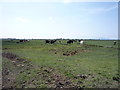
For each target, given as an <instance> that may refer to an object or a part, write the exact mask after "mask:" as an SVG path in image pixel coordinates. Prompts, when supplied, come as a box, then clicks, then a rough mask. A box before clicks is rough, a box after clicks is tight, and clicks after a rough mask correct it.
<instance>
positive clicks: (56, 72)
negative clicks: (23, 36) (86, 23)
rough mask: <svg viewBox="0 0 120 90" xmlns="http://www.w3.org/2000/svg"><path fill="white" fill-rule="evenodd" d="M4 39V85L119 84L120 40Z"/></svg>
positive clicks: (86, 86)
mask: <svg viewBox="0 0 120 90" xmlns="http://www.w3.org/2000/svg"><path fill="white" fill-rule="evenodd" d="M18 41H19V40H7V39H6V40H3V43H2V44H3V47H2V50H3V51H2V56H3V65H2V66H3V88H71V87H76V88H118V82H119V81H120V77H119V74H118V50H120V48H119V47H118V42H117V41H116V42H117V44H116V45H113V41H112V40H85V41H84V45H80V44H79V42H74V43H72V44H67V43H66V42H67V40H57V41H56V42H55V43H53V44H50V43H45V40H30V41H28V42H21V43H16V42H18Z"/></svg>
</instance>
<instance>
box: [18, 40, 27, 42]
mask: <svg viewBox="0 0 120 90" xmlns="http://www.w3.org/2000/svg"><path fill="white" fill-rule="evenodd" d="M27 41H28V40H20V41H19V42H27Z"/></svg>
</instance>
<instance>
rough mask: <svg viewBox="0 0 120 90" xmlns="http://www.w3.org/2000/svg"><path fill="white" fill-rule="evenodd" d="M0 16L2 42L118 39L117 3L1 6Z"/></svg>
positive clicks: (3, 3) (8, 4) (5, 3)
mask: <svg viewBox="0 0 120 90" xmlns="http://www.w3.org/2000/svg"><path fill="white" fill-rule="evenodd" d="M0 13H1V14H0V29H1V30H2V35H1V36H0V38H30V39H32V38H38V39H48V38H51V39H53V38H73V39H75V38H78V39H81V38H89V39H91V38H94V39H99V38H108V39H114V38H118V3H117V2H69V0H67V1H66V2H32V3H30V2H26V3H15V2H14V3H7V2H2V3H0Z"/></svg>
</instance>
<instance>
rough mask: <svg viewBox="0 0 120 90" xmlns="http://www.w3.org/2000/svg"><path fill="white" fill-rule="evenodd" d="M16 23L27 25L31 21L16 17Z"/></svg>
mask: <svg viewBox="0 0 120 90" xmlns="http://www.w3.org/2000/svg"><path fill="white" fill-rule="evenodd" d="M16 21H19V22H23V23H26V22H29V21H30V20H28V19H25V18H23V17H16Z"/></svg>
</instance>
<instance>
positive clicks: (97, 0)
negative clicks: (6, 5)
mask: <svg viewBox="0 0 120 90" xmlns="http://www.w3.org/2000/svg"><path fill="white" fill-rule="evenodd" d="M63 1H64V2H65V3H69V1H70V2H71V1H72V2H119V0H0V2H63Z"/></svg>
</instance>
